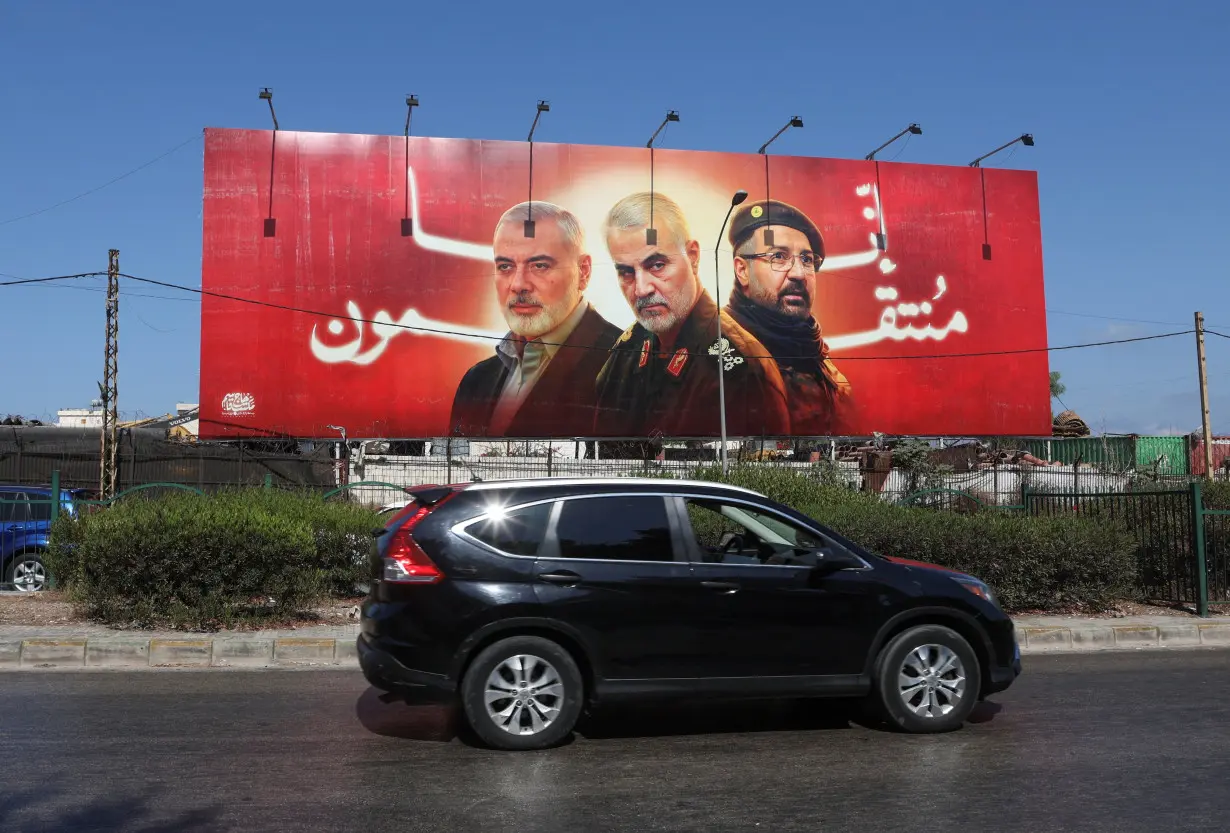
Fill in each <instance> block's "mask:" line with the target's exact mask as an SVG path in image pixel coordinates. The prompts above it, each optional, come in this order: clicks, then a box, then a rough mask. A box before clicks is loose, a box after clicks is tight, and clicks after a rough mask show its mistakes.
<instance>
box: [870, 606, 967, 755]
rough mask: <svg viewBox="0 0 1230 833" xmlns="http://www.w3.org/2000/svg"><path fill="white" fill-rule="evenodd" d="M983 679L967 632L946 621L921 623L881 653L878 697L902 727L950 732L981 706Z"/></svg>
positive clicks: (889, 716)
mask: <svg viewBox="0 0 1230 833" xmlns="http://www.w3.org/2000/svg"><path fill="white" fill-rule="evenodd" d="M981 679H982V671H981V668H980V667H979V665H978V656H977V655H976V654H975V653H974V650H973V648H971V647H970V645H969V643H968V642H966V641H965V638H964V637H962V636H961V635H960V634H959V633H957V632H956V631H954V630H952V629H951V628H946V627H943V626H942V625H920V626H918V627H913V628H910V629H909V630H907V631H905V632H903V633H900V634H898V635H897V636H896V637H894V638H893V639H892V641H890V642H889V643H888V645H886V646H885V647H884V649H883V650H882V651H881V652H880V657H879V661H878V663H877V665H876V681H875V690H874V696H875V699H876V701H877V705H878V706H879V709H880V711H881V713H882V714H883V715H884V717H885V718H886V719H887V720H888V722H889V723H890V724H891V725H892V726H894V727H895V728H897V729H900V730H903V731H906V732H916V733H932V732H948V731H951V730H953V729H956V728H957V727H959V726H960V725H961V724H962V723H964V722H965V719H966V718H967V717H969V714H970V712H971V711H973V709H974V706H975V705H977V703H978V694H979V689H980V687H981V682H980V681H981Z"/></svg>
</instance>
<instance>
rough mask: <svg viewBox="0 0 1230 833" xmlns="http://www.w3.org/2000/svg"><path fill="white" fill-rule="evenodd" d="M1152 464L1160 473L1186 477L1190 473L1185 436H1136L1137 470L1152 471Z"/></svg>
mask: <svg viewBox="0 0 1230 833" xmlns="http://www.w3.org/2000/svg"><path fill="white" fill-rule="evenodd" d="M1159 461H1160V462H1159ZM1154 466H1156V467H1157V473H1158V474H1161V475H1168V476H1172V477H1186V476H1188V475H1189V474H1191V470H1192V467H1191V465H1190V462H1189V459H1188V451H1187V437H1137V438H1136V469H1137V471H1153V469H1154Z"/></svg>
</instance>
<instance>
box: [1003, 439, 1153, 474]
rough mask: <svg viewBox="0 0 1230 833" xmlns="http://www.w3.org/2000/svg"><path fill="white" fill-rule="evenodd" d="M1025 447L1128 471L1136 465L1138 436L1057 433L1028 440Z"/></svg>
mask: <svg viewBox="0 0 1230 833" xmlns="http://www.w3.org/2000/svg"><path fill="white" fill-rule="evenodd" d="M1025 447H1026V450H1027V451H1029V453H1030V454H1033V455H1034V456H1035V457H1041V458H1042V459H1043V460H1046V459H1050V460H1055V461H1057V462H1060V463H1067V464H1069V465H1071V464H1072V463H1075V462H1076V461H1077V460H1078V459H1079V460H1080V461H1081V462H1082V463H1092V464H1098V465H1104V466H1108V467H1109V468H1111V469H1112V470H1114V471H1126V470H1128V469H1130V468H1133V467H1135V465H1136V438H1135V437H1056V438H1054V439H1051V440H1026V442H1025ZM1048 455H1049V457H1048Z"/></svg>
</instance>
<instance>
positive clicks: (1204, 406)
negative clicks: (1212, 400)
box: [1196, 312, 1213, 480]
mask: <svg viewBox="0 0 1230 833" xmlns="http://www.w3.org/2000/svg"><path fill="white" fill-rule="evenodd" d="M1196 360H1197V361H1198V362H1199V363H1200V419H1201V422H1202V423H1203V427H1204V476H1205V479H1206V480H1212V479H1213V424H1212V421H1211V419H1210V418H1209V372H1208V367H1207V366H1206V365H1205V361H1204V313H1203V312H1198V313H1196Z"/></svg>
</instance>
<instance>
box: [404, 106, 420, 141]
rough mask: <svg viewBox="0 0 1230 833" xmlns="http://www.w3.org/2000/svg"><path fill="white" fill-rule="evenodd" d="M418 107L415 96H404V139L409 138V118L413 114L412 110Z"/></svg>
mask: <svg viewBox="0 0 1230 833" xmlns="http://www.w3.org/2000/svg"><path fill="white" fill-rule="evenodd" d="M418 106H419V97H418V96H417V95H408V96H406V138H407V139H409V138H410V116H411V115H412V114H413V113H414V108H415V107H418Z"/></svg>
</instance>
